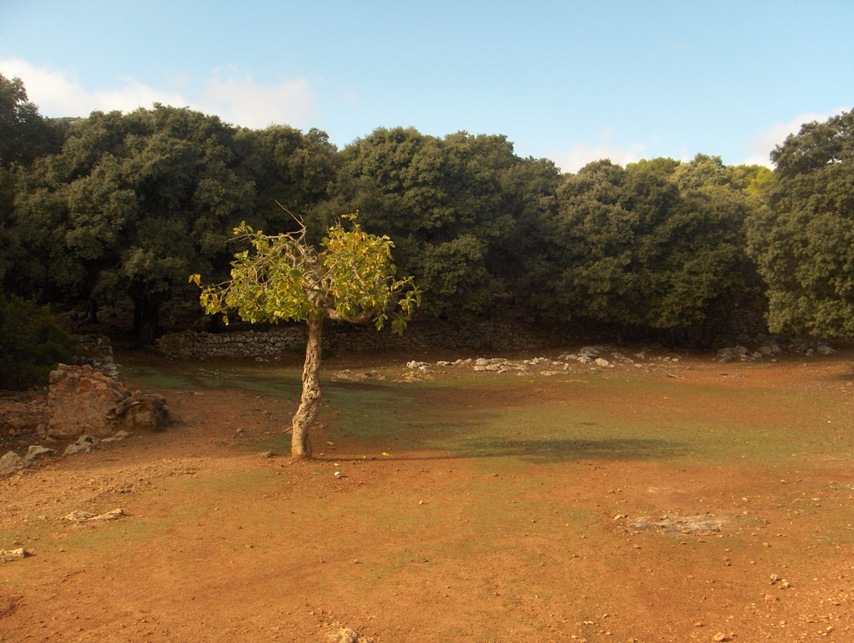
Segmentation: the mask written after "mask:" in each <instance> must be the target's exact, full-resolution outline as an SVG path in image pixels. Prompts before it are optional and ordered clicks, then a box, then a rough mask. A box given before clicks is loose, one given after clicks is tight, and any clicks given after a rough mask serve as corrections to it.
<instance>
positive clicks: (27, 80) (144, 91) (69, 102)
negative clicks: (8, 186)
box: [0, 59, 186, 117]
mask: <svg viewBox="0 0 854 643" xmlns="http://www.w3.org/2000/svg"><path fill="white" fill-rule="evenodd" d="M0 73H2V74H3V75H4V76H6V77H9V78H11V77H13V76H17V77H19V78H20V79H21V80H23V81H24V87H25V88H26V90H27V97H28V98H29V99H30V101H31V102H33V103H35V104H36V105H38V108H39V112H40V113H41V114H42V115H43V116H53V117H59V116H88V115H89V114H90V113H91V112H93V111H95V110H101V111H112V110H116V109H117V110H121V111H124V112H127V111H132V110H134V109H136V108H138V107H150V106H151V104H152V103H155V102H158V103H164V104H167V105H177V106H183V105H185V104H186V100H184V98H183V97H182V96H181V95H180V94H178V93H174V92H166V91H161V90H158V89H155V88H153V87H149V86H148V85H145V84H144V83H140V82H138V81H136V80H134V79H132V78H123V79H120V80H119V82H118V86H117V87H113V88H110V89H101V90H95V91H90V90H87V89H86V88H85V87H83V85H82V84H81V83H80V81H78V80H77V79H76V78H75V77H74V76H73V75H72V74H69V73H67V72H65V71H62V70H60V69H47V68H43V67H36V66H35V65H31V64H30V63H28V62H26V61H23V60H18V59H6V60H0Z"/></svg>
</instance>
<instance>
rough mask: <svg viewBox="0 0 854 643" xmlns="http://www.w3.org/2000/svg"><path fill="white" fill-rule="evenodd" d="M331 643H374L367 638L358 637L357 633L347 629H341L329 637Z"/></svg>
mask: <svg viewBox="0 0 854 643" xmlns="http://www.w3.org/2000/svg"><path fill="white" fill-rule="evenodd" d="M329 640H330V641H331V642H332V643H374V640H373V639H372V638H371V637H369V636H359V633H358V632H356V631H355V630H352V629H350V628H349V627H341V628H339V629H338V631H336V632H333V633H332V634H330V635H329Z"/></svg>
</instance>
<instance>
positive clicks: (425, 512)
mask: <svg viewBox="0 0 854 643" xmlns="http://www.w3.org/2000/svg"><path fill="white" fill-rule="evenodd" d="M852 357H854V352H852V351H851V350H850V349H847V350H845V351H843V352H841V353H838V354H836V355H834V356H831V357H823V358H813V359H810V360H809V361H807V360H806V359H805V358H801V359H798V360H788V361H785V360H784V361H781V362H778V363H761V364H741V363H738V364H719V363H714V362H712V361H710V359H709V358H708V356H697V357H691V356H683V357H682V358H681V359H680V361H679V362H678V363H676V362H668V363H666V364H665V363H662V362H657V363H655V364H653V363H649V362H647V363H644V364H642V365H637V366H636V365H633V364H623V365H620V366H618V367H617V368H613V369H599V370H591V369H589V368H587V367H585V368H584V369H581V368H579V369H576V370H572V371H569V372H562V373H557V374H549V373H547V372H541V371H537V370H536V369H531V370H530V371H528V372H525V373H521V374H518V373H504V374H497V373H474V372H473V371H471V369H468V370H464V369H462V368H457V367H447V368H438V367H431V369H430V370H428V371H426V372H419V373H416V374H414V375H413V373H412V372H411V370H410V369H406V368H405V367H404V366H403V364H404V363H405V359H404V358H402V357H399V356H394V357H392V356H381V357H377V358H366V357H363V356H362V357H354V356H341V357H335V358H333V359H331V360H330V361H329V362H328V363H327V365H326V367H325V368H326V370H325V376H324V387H325V388H324V393H325V395H326V398H325V399H326V400H327V403H326V406H325V407H324V412H323V415H322V417H321V419H322V421H323V426H322V427H321V428H320V430H319V431H318V432H317V433H316V434H315V436H314V445H315V452H316V456H317V457H316V459H315V460H314V461H311V462H292V461H291V460H290V459H289V458H288V457H286V456H285V455H283V454H285V453H286V452H287V451H286V445H287V438H288V436H287V435H284V434H283V430H284V429H285V428H286V427H287V421H288V418H289V416H290V414H291V413H292V412H293V410H294V408H295V406H296V401H297V398H296V395H297V391H298V377H299V370H298V364H297V363H296V362H295V361H294V363H287V364H283V365H282V364H279V365H276V366H275V368H273V367H272V366H269V365H258V366H255V365H251V364H245V365H236V366H235V365H233V364H232V365H228V364H225V365H223V364H205V365H200V364H190V365H188V364H178V363H174V362H168V361H166V360H161V359H158V358H153V357H145V358H142V357H139V356H136V357H134V356H119V357H118V361H119V362H120V363H121V362H122V361H123V360H127V361H128V362H129V363H132V364H134V365H135V367H134V368H131V369H130V372H131V374H130V375H129V376H127V377H128V378H129V379H130V380H131V383H133V384H136V385H138V386H140V387H144V388H146V390H149V391H153V392H159V393H162V394H164V395H165V396H166V397H167V402H168V403H169V406H170V408H171V412H172V416H173V418H174V420H175V421H174V423H173V424H172V425H171V426H170V427H169V429H168V430H167V431H165V432H163V433H158V434H145V435H137V436H134V437H132V438H130V439H128V440H126V441H123V442H120V443H116V444H112V445H109V446H106V447H103V448H99V449H97V450H95V451H93V452H92V453H89V454H85V455H80V456H74V457H69V458H64V459H54V460H50V461H48V462H46V463H44V464H43V465H40V466H37V467H34V468H31V469H28V470H26V471H25V472H23V473H22V474H20V475H15V476H12V477H10V478H6V479H3V480H0V502H2V510H0V549H6V550H9V549H14V548H21V547H23V548H26V549H27V550H28V552H30V553H31V554H32V555H31V556H29V557H27V558H24V559H21V560H14V561H12V562H5V563H2V562H0V641H29V640H33V641H329V640H335V637H336V636H338V635H339V634H340V633H341V632H342V630H341V628H343V627H347V628H351V629H352V630H353V631H355V632H358V633H359V635H360V636H362V637H363V638H364V640H368V639H372V640H374V641H377V642H392V641H393V642H398V641H403V642H406V641H419V642H422V641H514V642H515V641H562V642H563V641H588V642H593V641H623V642H630V641H631V642H635V643H637V642H641V641H642V642H660V641H679V642H682V641H713V640H718V641H720V640H732V641H742V642H749V641H761V640H770V641H800V640H806V641H813V640H815V641H819V640H822V641H825V640H826V641H840V642H842V641H852V640H854V412H852V411H854V402H852V401H854V366H852V364H854V362H852ZM435 359H438V358H435ZM168 377H172V378H173V380H170V379H167V378H168ZM134 378H136V379H134ZM277 378H280V379H282V386H281V388H277V386H278V385H277ZM337 474H340V475H337ZM118 508H120V509H121V510H122V512H121V515H115V514H114V515H113V516H112V518H113V519H107V518H109V516H108V517H105V518H104V519H101V520H85V519H80V516H81V515H82V514H77V519H67V517H68V516H69V514H71V513H72V512H74V511H85V512H87V513H88V514H92V515H95V516H98V515H103V514H106V513H107V512H110V511H112V510H115V509H118ZM72 518H73V516H72Z"/></svg>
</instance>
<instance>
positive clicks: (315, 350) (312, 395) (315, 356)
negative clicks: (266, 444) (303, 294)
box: [291, 317, 323, 459]
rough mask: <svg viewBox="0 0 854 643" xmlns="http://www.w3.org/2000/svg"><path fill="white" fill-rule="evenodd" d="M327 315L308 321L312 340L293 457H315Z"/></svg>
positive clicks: (307, 352) (307, 349)
mask: <svg viewBox="0 0 854 643" xmlns="http://www.w3.org/2000/svg"><path fill="white" fill-rule="evenodd" d="M322 330H323V317H312V318H310V319H309V320H308V343H307V344H306V346H305V366H304V367H303V370H302V397H301V398H300V404H299V408H298V409H297V412H296V414H295V415H294V419H293V424H292V426H293V434H292V436H291V457H292V458H300V459H308V458H311V440H310V436H309V430H310V429H311V427H312V426H314V423H315V422H316V421H317V416H318V414H319V413H320V358H321V341H322Z"/></svg>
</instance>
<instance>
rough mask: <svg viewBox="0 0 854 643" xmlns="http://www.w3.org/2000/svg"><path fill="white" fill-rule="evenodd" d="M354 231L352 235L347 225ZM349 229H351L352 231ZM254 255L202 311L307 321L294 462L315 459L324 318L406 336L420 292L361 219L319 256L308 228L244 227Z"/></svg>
mask: <svg viewBox="0 0 854 643" xmlns="http://www.w3.org/2000/svg"><path fill="white" fill-rule="evenodd" d="M347 222H349V225H348V226H347V227H346V228H345V223H347ZM348 228H349V229H348ZM234 234H235V236H236V237H237V238H238V239H243V240H246V241H248V242H249V244H250V246H251V249H248V250H243V251H242V252H238V253H237V254H235V255H234V261H232V262H231V265H232V269H231V279H230V280H227V281H225V282H222V283H220V284H216V285H211V286H201V277H200V275H198V274H195V275H191V276H190V281H192V282H194V283H195V284H196V285H198V286H200V287H201V288H202V294H201V297H200V300H201V304H202V308H204V310H205V312H206V313H208V314H217V313H221V314H223V316H224V321H225V323H226V324H227V323H228V312H229V311H230V310H233V311H236V312H237V314H238V315H239V316H240V317H241V318H242V319H243V320H244V321H248V322H250V323H256V322H274V323H275V322H279V321H304V322H306V323H307V324H308V342H307V344H306V349H305V366H304V368H303V374H302V397H301V399H300V405H299V408H298V409H297V412H296V414H295V415H294V418H293V434H292V438H291V456H292V457H294V458H310V457H311V441H310V439H309V430H310V429H311V427H312V426H313V425H314V423H315V421H316V420H317V415H318V413H319V411H320V399H321V392H320V359H321V337H322V329H323V322H324V320H325V319H331V320H336V321H345V322H350V323H354V324H368V323H373V324H374V325H375V326H376V328H377V330H379V329H381V328H382V327H383V326H384V325H385V324H386V323H391V327H392V330H393V331H394V332H397V333H402V332H403V330H404V329H405V328H406V323H407V321H408V320H409V318H410V317H411V315H412V313H413V311H414V310H415V307H416V306H417V305H418V304H419V303H420V293H419V291H418V289H417V288H416V287H415V286H414V284H413V282H412V277H407V278H404V279H398V278H397V277H396V276H395V272H396V267H395V264H394V261H393V259H392V255H391V250H392V248H393V247H394V244H393V243H392V241H391V240H390V239H389V238H388V237H386V236H382V237H378V236H376V235H373V234H369V233H367V232H365V231H364V230H362V229H361V227H360V226H359V224H358V223H357V222H356V215H342V217H341V219H340V220H339V222H338V223H337V224H336V225H334V226H333V227H331V228H329V230H328V234H327V236H326V237H325V238H324V239H323V240H322V241H321V243H320V249H319V250H318V249H317V248H315V247H313V246H311V245H310V244H308V243H307V242H306V240H305V226H304V225H303V224H302V222H300V227H299V230H297V231H296V232H290V233H282V234H277V235H266V234H264V233H263V232H262V231H260V230H257V231H256V230H253V229H252V228H251V227H250V226H249V225H247V224H246V223H245V222H244V223H242V224H241V225H240V226H238V227H237V228H235V229H234Z"/></svg>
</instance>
